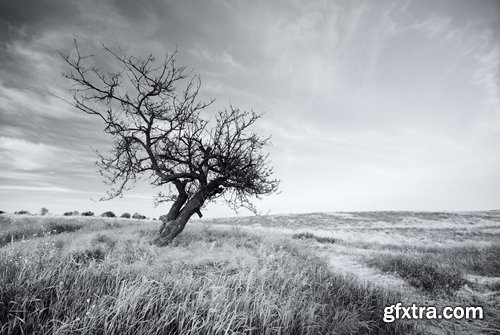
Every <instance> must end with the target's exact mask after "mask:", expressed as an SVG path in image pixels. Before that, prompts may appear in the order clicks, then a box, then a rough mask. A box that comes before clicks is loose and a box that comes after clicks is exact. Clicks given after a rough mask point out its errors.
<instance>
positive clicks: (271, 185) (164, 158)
mask: <svg viewBox="0 0 500 335" xmlns="http://www.w3.org/2000/svg"><path fill="white" fill-rule="evenodd" d="M102 49H103V54H104V55H105V56H107V57H110V59H112V62H111V64H113V65H114V66H116V68H115V69H114V70H106V71H105V70H103V69H102V67H99V66H97V65H95V64H94V60H95V58H94V56H93V55H83V54H82V53H81V51H80V48H79V46H78V43H77V41H76V40H75V49H74V50H73V51H72V52H70V53H67V54H62V55H61V56H62V58H63V60H64V61H65V63H66V64H67V65H68V66H69V70H68V72H66V73H64V74H63V76H64V77H65V78H67V79H68V80H69V81H70V82H71V83H72V88H71V92H72V96H73V97H72V99H71V100H68V101H69V102H70V103H71V105H73V106H74V107H76V108H77V109H79V110H80V111H83V112H85V113H87V114H90V115H94V116H97V117H99V118H100V119H101V120H102V122H103V123H104V125H105V128H104V132H106V133H107V134H109V135H111V136H112V137H113V139H114V145H113V146H112V149H111V150H110V151H109V153H108V154H106V155H102V154H100V153H99V152H97V154H98V155H99V160H98V162H97V165H98V167H99V171H100V173H101V175H102V176H103V177H104V178H105V181H106V183H107V184H109V185H110V186H111V189H110V190H109V191H108V196H107V197H105V198H103V199H111V198H114V197H118V196H122V194H123V192H124V191H126V190H128V189H130V188H131V187H132V186H133V185H134V183H135V182H136V180H137V178H139V177H140V176H146V177H147V180H148V181H149V182H150V184H151V185H152V186H154V187H158V188H160V189H162V190H161V191H160V192H159V193H158V198H157V199H156V200H157V203H161V202H164V201H169V202H171V203H172V204H171V207H170V210H169V211H168V213H167V214H166V215H164V216H162V224H161V228H160V230H159V233H158V236H157V237H156V239H155V242H156V243H157V244H159V245H167V244H169V243H170V242H172V240H173V239H174V238H175V237H176V236H177V235H178V234H179V233H181V232H182V230H183V229H184V227H185V225H186V223H187V222H188V221H189V219H190V218H191V216H192V215H193V214H194V213H197V214H198V215H199V216H200V217H201V210H202V208H204V206H205V205H206V204H208V203H210V202H212V201H213V200H215V199H217V198H222V199H224V200H225V201H226V203H227V204H228V205H229V206H231V207H232V208H233V209H235V210H236V209H238V208H241V207H245V208H248V209H250V210H255V208H254V206H253V205H252V202H251V198H252V197H255V198H260V196H262V195H269V194H272V193H274V192H276V191H277V188H278V184H279V181H278V180H277V179H272V175H273V170H272V168H271V167H270V165H269V160H268V154H266V153H264V151H263V148H264V147H265V146H267V145H268V144H269V137H262V136H261V135H259V134H257V133H256V132H254V131H252V129H251V128H252V126H254V124H255V122H256V121H257V120H258V119H259V118H260V117H261V115H259V114H256V113H254V112H253V111H250V112H248V111H241V110H240V109H238V108H234V107H233V106H230V107H229V108H228V109H225V110H223V111H219V112H216V113H212V114H210V113H209V111H208V110H207V107H209V106H210V105H211V104H212V103H213V100H211V101H209V102H203V101H200V100H199V99H198V93H199V90H200V85H201V81H200V78H199V77H198V76H189V75H188V74H187V71H186V68H185V67H179V66H176V64H175V56H176V52H174V53H172V54H167V55H166V56H165V58H163V59H162V60H161V62H156V60H155V58H154V57H153V56H152V55H149V56H148V57H145V58H141V57H135V56H130V55H128V54H127V53H126V52H124V51H123V50H121V49H118V50H112V49H111V48H108V47H107V46H105V45H102ZM210 115H212V117H210Z"/></svg>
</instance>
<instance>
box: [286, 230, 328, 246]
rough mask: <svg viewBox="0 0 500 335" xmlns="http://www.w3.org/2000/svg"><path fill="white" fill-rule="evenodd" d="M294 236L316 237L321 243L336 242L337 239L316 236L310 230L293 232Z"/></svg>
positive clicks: (300, 237)
mask: <svg viewBox="0 0 500 335" xmlns="http://www.w3.org/2000/svg"><path fill="white" fill-rule="evenodd" d="M292 238H294V239H298V240H305V239H314V240H316V241H317V242H319V243H335V239H334V238H333V237H323V236H316V235H314V234H312V233H309V232H305V233H299V234H293V235H292Z"/></svg>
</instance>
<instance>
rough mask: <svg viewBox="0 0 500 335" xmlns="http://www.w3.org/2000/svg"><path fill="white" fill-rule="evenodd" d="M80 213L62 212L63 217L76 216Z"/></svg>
mask: <svg viewBox="0 0 500 335" xmlns="http://www.w3.org/2000/svg"><path fill="white" fill-rule="evenodd" d="M79 214H80V213H79V212H78V211H72V212H64V214H63V215H64V216H77V215H79Z"/></svg>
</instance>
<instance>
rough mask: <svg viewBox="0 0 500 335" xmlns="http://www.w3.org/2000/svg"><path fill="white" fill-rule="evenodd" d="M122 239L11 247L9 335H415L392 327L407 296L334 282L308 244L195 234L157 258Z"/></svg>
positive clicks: (101, 236)
mask: <svg viewBox="0 0 500 335" xmlns="http://www.w3.org/2000/svg"><path fill="white" fill-rule="evenodd" d="M111 232H113V231H110V233H105V232H100V233H94V232H92V233H90V232H89V233H87V235H86V236H84V233H83V231H82V232H78V233H77V234H78V235H79V236H80V237H81V238H80V241H76V242H75V241H72V240H71V239H68V238H67V237H65V236H53V237H49V238H44V239H38V240H36V241H33V242H32V245H31V247H30V248H29V249H28V248H24V247H23V246H24V245H26V244H23V245H20V244H19V243H17V244H16V243H14V244H11V245H8V246H6V247H4V248H2V251H1V252H0V302H1V304H0V306H1V307H0V325H2V326H1V328H0V333H5V334H75V333H78V334H368V333H369V334H378V333H379V334H397V333H405V334H409V333H412V332H413V333H415V331H414V330H413V327H412V326H409V325H408V324H406V323H393V324H384V323H383V322H382V320H381V319H382V316H383V308H384V307H385V306H386V305H388V304H391V303H394V302H395V301H399V299H400V297H398V296H396V295H394V294H391V293H389V292H388V291H384V290H380V289H375V288H373V287H370V286H368V285H366V284H362V283H358V282H356V281H355V280H353V279H352V278H346V277H343V276H340V275H336V274H334V273H332V272H331V271H330V269H329V268H328V266H327V264H326V263H325V262H324V261H323V260H322V259H320V258H318V257H316V256H314V255H312V254H310V253H309V252H307V251H306V250H305V249H304V248H305V245H304V244H303V243H301V242H300V241H291V240H282V239H272V238H264V237H259V236H255V235H251V234H248V233H243V232H240V231H223V230H212V229H192V230H188V231H186V232H184V233H183V234H182V235H180V236H179V239H178V240H176V243H175V244H174V245H172V246H169V247H165V248H157V247H155V246H152V245H149V244H147V243H146V240H147V239H146V238H147V237H148V236H147V235H145V236H143V238H137V237H136V236H135V237H134V239H130V238H128V237H127V236H125V237H123V236H121V237H116V236H118V235H116V234H113V235H112V236H110V235H111ZM115 235H116V236H115Z"/></svg>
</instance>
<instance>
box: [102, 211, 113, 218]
mask: <svg viewBox="0 0 500 335" xmlns="http://www.w3.org/2000/svg"><path fill="white" fill-rule="evenodd" d="M101 216H102V217H104V218H116V215H115V213H113V212H112V211H107V212H104V213H102V214H101Z"/></svg>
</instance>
